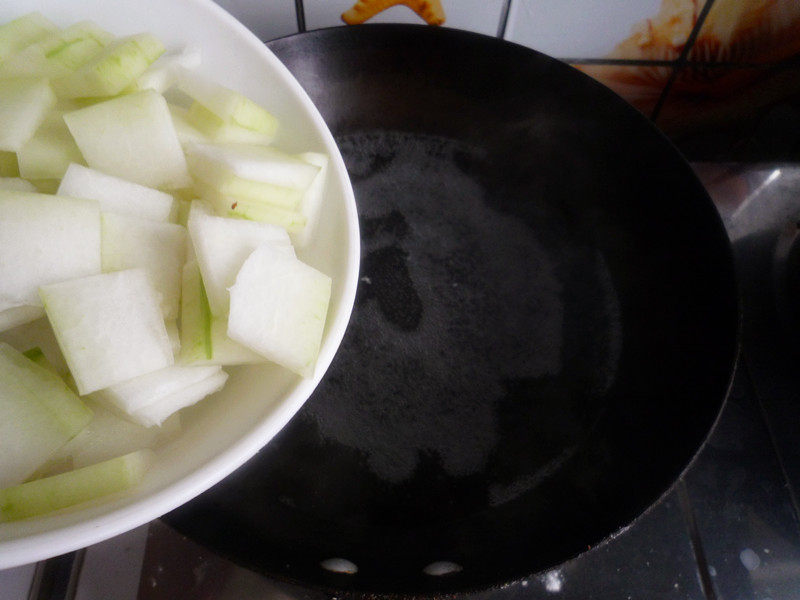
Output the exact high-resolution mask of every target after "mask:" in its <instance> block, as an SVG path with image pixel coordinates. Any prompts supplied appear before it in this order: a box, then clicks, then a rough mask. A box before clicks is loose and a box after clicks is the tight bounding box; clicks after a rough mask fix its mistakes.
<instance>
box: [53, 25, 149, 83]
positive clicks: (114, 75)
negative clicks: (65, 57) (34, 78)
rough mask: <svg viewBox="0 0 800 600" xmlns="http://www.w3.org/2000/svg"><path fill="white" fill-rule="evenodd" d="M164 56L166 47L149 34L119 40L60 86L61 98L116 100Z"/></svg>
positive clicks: (109, 45) (65, 79)
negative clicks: (115, 98)
mask: <svg viewBox="0 0 800 600" xmlns="http://www.w3.org/2000/svg"><path fill="white" fill-rule="evenodd" d="M163 53H164V45H163V44H162V43H161V41H160V40H159V39H158V38H156V37H155V36H154V35H151V34H149V33H140V34H136V35H131V36H127V37H123V38H119V39H116V40H114V41H113V42H111V43H110V44H108V46H106V47H105V48H104V49H103V50H102V51H101V52H99V53H97V55H96V56H94V57H92V58H91V59H90V60H89V61H88V62H87V63H86V64H84V65H82V66H81V67H80V68H78V69H77V70H76V71H75V72H74V73H72V74H71V75H69V76H68V77H66V78H64V79H63V80H62V81H61V82H59V83H58V85H57V91H58V95H59V96H60V97H62V98H102V97H105V96H115V95H117V94H119V93H120V92H122V91H123V90H125V88H127V87H128V86H130V85H131V84H132V83H133V82H135V81H136V79H137V78H138V77H139V76H140V75H141V74H142V73H144V72H145V70H147V68H148V67H149V66H150V65H151V64H152V63H153V61H155V60H156V59H157V58H158V57H159V56H161V55H162V54H163Z"/></svg>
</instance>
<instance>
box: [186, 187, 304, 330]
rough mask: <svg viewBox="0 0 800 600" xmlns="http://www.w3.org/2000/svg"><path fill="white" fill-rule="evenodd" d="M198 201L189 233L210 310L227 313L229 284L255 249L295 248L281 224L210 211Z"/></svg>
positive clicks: (284, 250)
mask: <svg viewBox="0 0 800 600" xmlns="http://www.w3.org/2000/svg"><path fill="white" fill-rule="evenodd" d="M195 205H198V206H202V205H199V204H198V203H193V205H192V210H191V211H190V214H189V222H188V229H189V235H190V237H191V239H192V245H193V247H194V252H195V256H196V257H197V264H198V266H199V267H200V273H201V274H202V276H203V283H204V285H205V290H206V295H207V296H208V303H209V306H210V307H211V313H212V314H213V315H215V316H224V315H226V314H227V312H228V304H229V298H228V288H229V287H230V286H232V285H233V283H234V282H235V281H236V274H237V273H238V272H239V269H240V268H241V266H242V264H243V263H244V261H245V259H246V258H247V257H248V256H249V255H250V253H252V252H253V250H255V249H256V248H257V247H259V246H261V245H262V244H264V243H268V244H272V245H274V246H275V247H276V248H277V249H278V251H279V252H282V253H284V254H287V255H289V256H294V249H293V248H292V245H291V242H290V240H289V234H288V233H287V232H286V230H285V229H282V228H281V227H278V226H276V225H271V224H268V223H257V222H255V221H246V220H243V219H231V218H226V217H217V216H213V215H209V214H206V213H205V212H204V211H203V210H201V209H200V208H195Z"/></svg>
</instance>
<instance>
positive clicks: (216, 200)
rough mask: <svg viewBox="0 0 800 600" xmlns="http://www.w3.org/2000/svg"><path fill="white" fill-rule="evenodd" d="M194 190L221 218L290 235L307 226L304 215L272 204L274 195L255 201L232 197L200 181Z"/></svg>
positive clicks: (300, 194) (299, 195)
mask: <svg viewBox="0 0 800 600" xmlns="http://www.w3.org/2000/svg"><path fill="white" fill-rule="evenodd" d="M194 189H195V191H196V192H197V194H198V196H199V197H200V199H201V200H203V201H204V202H205V203H206V204H208V205H209V206H211V207H212V208H213V209H214V212H215V213H216V214H217V215H219V216H223V217H233V218H237V219H247V220H249V221H260V222H261V223H269V224H271V225H278V226H279V227H283V228H284V229H285V230H286V231H287V232H289V233H297V232H300V231H302V230H303V228H304V227H305V226H306V222H307V219H306V217H305V215H304V214H303V213H301V212H299V211H298V210H294V209H291V208H284V207H282V206H276V205H275V204H273V203H272V202H270V201H269V200H272V199H274V198H275V196H274V195H273V194H269V195H268V196H266V197H262V198H255V199H254V198H252V197H251V198H246V197H243V196H231V195H226V194H223V193H222V192H220V191H219V190H217V189H215V188H214V187H212V186H210V185H208V184H205V183H203V182H200V181H198V182H197V183H195V186H194ZM282 189H288V188H282ZM298 192H299V190H298ZM301 196H302V193H298V196H297V197H298V198H299V197H301Z"/></svg>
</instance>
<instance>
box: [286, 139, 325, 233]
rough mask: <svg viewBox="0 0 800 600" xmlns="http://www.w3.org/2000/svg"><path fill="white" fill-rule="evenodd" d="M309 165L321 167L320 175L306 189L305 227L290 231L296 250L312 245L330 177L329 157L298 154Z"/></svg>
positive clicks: (303, 206) (310, 153)
mask: <svg viewBox="0 0 800 600" xmlns="http://www.w3.org/2000/svg"><path fill="white" fill-rule="evenodd" d="M298 156H299V157H300V158H302V159H303V160H304V161H306V162H307V163H310V164H312V165H316V166H318V167H319V173H317V175H316V177H314V181H312V182H311V185H309V186H308V189H306V192H305V194H304V195H303V200H302V201H301V203H300V208H299V210H300V213H301V214H302V215H303V216H304V217H305V219H306V222H305V226H304V227H302V228H300V229H298V230H297V231H292V230H290V231H289V233H290V234H291V238H292V244H294V246H295V248H303V247H305V246H307V245H308V244H310V243H311V241H312V240H313V239H314V236H315V234H316V232H317V224H318V223H319V215H320V210H321V208H322V203H323V201H324V199H325V184H326V180H327V177H328V157H327V156H326V155H325V154H320V153H319V152H304V153H303V154H298Z"/></svg>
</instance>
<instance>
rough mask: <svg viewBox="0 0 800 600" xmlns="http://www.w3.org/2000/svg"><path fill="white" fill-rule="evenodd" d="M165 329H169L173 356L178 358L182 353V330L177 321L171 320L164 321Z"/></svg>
mask: <svg viewBox="0 0 800 600" xmlns="http://www.w3.org/2000/svg"><path fill="white" fill-rule="evenodd" d="M164 327H166V328H167V335H168V336H169V345H170V347H171V348H172V354H173V356H178V354H179V353H180V351H181V330H180V328H179V327H178V320H177V319H169V320H167V321H164Z"/></svg>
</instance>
